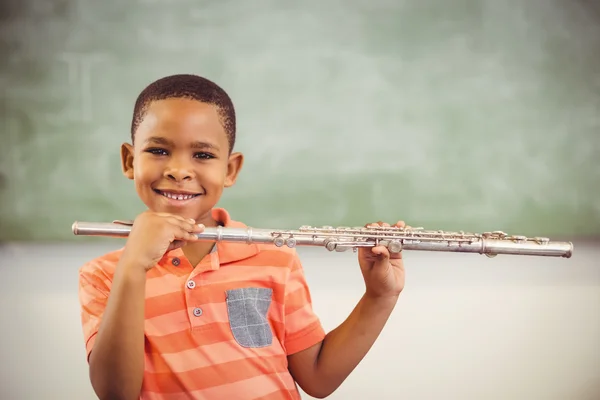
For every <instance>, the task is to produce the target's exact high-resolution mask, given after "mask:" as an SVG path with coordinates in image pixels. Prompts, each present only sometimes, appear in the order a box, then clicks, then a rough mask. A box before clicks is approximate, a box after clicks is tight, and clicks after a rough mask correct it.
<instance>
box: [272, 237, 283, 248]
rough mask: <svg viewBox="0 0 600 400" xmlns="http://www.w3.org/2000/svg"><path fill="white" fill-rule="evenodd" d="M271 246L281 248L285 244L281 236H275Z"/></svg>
mask: <svg viewBox="0 0 600 400" xmlns="http://www.w3.org/2000/svg"><path fill="white" fill-rule="evenodd" d="M273 244H274V245H275V246H277V247H281V246H283V245H284V244H285V239H284V238H282V237H281V236H277V237H276V238H275V239H273Z"/></svg>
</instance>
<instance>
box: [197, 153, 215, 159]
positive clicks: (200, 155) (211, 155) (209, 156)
mask: <svg viewBox="0 0 600 400" xmlns="http://www.w3.org/2000/svg"><path fill="white" fill-rule="evenodd" d="M194 157H197V158H202V159H204V160H210V159H211V158H215V156H214V155H213V154H210V153H206V152H201V153H196V154H194Z"/></svg>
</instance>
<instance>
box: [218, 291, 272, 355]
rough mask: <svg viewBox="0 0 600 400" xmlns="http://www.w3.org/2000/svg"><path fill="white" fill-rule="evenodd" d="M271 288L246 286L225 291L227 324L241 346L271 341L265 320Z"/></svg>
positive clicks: (259, 345)
mask: <svg viewBox="0 0 600 400" xmlns="http://www.w3.org/2000/svg"><path fill="white" fill-rule="evenodd" d="M272 296H273V289H270V288H259V287H247V288H239V289H231V290H228V291H227V313H228V318H229V326H230V327H231V331H232V333H233V337H234V339H235V341H236V342H237V343H238V344H239V345H241V346H243V347H250V348H256V347H266V346H270V345H271V343H273V332H271V326H270V325H269V322H268V321H267V312H268V311H269V307H270V305H271V299H272Z"/></svg>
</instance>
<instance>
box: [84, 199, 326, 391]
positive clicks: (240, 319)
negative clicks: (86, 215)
mask: <svg viewBox="0 0 600 400" xmlns="http://www.w3.org/2000/svg"><path fill="white" fill-rule="evenodd" d="M212 213H213V217H214V218H215V219H216V220H218V221H221V222H222V223H223V225H224V226H225V227H246V225H244V224H243V223H241V222H237V221H233V220H231V218H230V216H229V214H228V213H227V211H226V210H224V209H222V208H217V209H214V210H213V211H212ZM122 251H123V249H120V250H117V251H114V252H111V253H108V254H106V255H104V256H101V257H98V258H96V259H94V260H92V261H90V262H88V263H86V264H85V265H84V266H83V267H82V268H81V269H80V281H79V282H80V283H79V296H80V303H81V317H82V325H83V333H84V339H85V346H86V350H87V355H88V359H89V354H90V352H91V351H92V349H93V347H94V340H95V339H96V334H97V332H98V327H99V325H100V321H101V319H102V313H103V312H104V308H105V307H106V303H107V300H108V296H109V293H110V287H111V282H112V279H113V275H114V271H115V268H116V266H117V263H118V261H119V257H120V256H121V254H122ZM144 331H145V339H146V341H145V371H144V382H143V387H142V393H141V397H140V398H141V399H148V400H150V399H152V400H158V399H160V400H183V399H190V398H194V399H261V400H267V399H269V400H271V399H299V398H300V395H299V392H298V389H297V386H296V384H295V382H294V380H293V378H292V376H291V375H290V373H289V372H288V369H287V366H288V364H287V355H290V354H293V353H296V352H298V351H301V350H304V349H306V348H308V347H310V346H312V345H314V344H316V343H318V342H320V341H321V340H323V339H324V337H325V332H324V330H323V328H322V325H321V322H320V320H319V318H318V317H317V316H316V315H315V314H314V312H313V310H312V303H311V297H310V292H309V289H308V286H307V283H306V280H305V277H304V273H303V269H302V265H301V263H300V260H299V258H298V255H297V254H296V251H295V249H289V248H287V247H286V246H283V247H281V248H278V247H276V246H274V245H270V244H250V245H248V244H246V243H226V242H219V243H217V245H216V247H215V249H214V250H213V252H212V253H210V254H208V255H207V256H206V257H205V258H204V259H203V260H202V261H201V262H200V263H199V264H198V265H197V266H196V268H192V265H191V264H190V263H189V262H188V260H187V259H186V257H185V256H184V254H183V252H182V251H181V249H176V250H173V251H171V252H168V253H167V254H165V256H164V257H163V258H162V260H161V261H160V262H159V263H158V264H157V265H156V266H155V267H154V268H152V269H151V270H150V271H148V273H147V283H146V302H145V328H144Z"/></svg>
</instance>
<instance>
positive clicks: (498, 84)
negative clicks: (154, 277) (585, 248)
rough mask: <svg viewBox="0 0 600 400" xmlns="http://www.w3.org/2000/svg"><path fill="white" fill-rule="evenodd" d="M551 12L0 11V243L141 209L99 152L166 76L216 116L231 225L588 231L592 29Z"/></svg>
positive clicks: (502, 4)
mask: <svg viewBox="0 0 600 400" xmlns="http://www.w3.org/2000/svg"><path fill="white" fill-rule="evenodd" d="M9 3H10V2H9ZM563 3H564V4H559V3H557V2H539V1H538V2H533V1H532V2H524V1H516V0H513V1H495V0H494V1H492V0H483V1H467V0H462V1H461V0H453V1H450V0H444V1H442V0H439V1H433V0H422V1H413V2H410V1H395V2H393V1H384V0H377V1H370V2H367V1H350V2H321V1H317V0H310V1H303V2H294V3H291V2H288V3H286V2H280V1H275V0H271V1H252V2H248V1H244V2H242V1H202V2H197V1H193V0H172V1H158V0H138V1H130V2H120V1H116V0H104V1H91V0H88V1H83V0H81V1H75V0H67V1H63V2H36V3H34V2H12V3H11V4H13V5H12V6H10V5H3V6H2V7H3V11H4V12H3V13H2V14H3V17H2V20H1V21H0V22H1V24H0V25H1V26H2V32H3V39H2V42H1V44H0V45H1V46H2V53H3V54H4V56H3V57H2V58H1V60H0V66H1V68H2V72H1V75H0V89H1V90H0V122H1V124H2V125H1V126H0V128H1V135H2V144H3V150H4V151H3V152H2V157H1V159H0V174H1V178H0V202H1V203H0V204H1V206H2V207H1V211H0V225H1V229H0V239H1V240H81V238H74V237H73V236H72V233H71V231H70V228H71V223H72V222H73V221H74V220H87V221H109V220H113V219H117V218H133V217H134V216H135V215H136V214H137V213H138V212H140V211H142V210H143V208H142V204H141V202H140V201H139V200H138V199H137V198H136V195H135V191H134V189H133V185H132V182H131V181H129V180H127V179H125V178H124V177H123V176H122V175H121V171H120V165H119V146H120V144H121V143H122V142H123V141H127V140H129V123H130V118H131V112H132V109H133V103H134V101H135V98H136V96H137V95H138V93H139V91H140V90H142V89H143V87H144V86H146V85H147V84H148V83H150V82H151V81H153V80H155V79H157V78H159V77H161V76H164V75H168V74H173V73H195V74H199V75H202V76H206V77H208V78H210V79H212V80H215V81H216V82H217V83H219V84H220V85H222V86H223V87H224V88H225V89H226V90H227V91H228V92H229V93H230V95H231V96H232V98H233V99H234V102H235V104H236V107H237V113H238V118H239V120H238V128H239V130H238V142H237V150H239V151H243V152H244V153H245V154H246V163H245V166H244V169H243V171H242V174H241V176H240V180H239V181H238V184H237V185H236V186H235V187H233V188H231V189H228V190H226V192H225V195H224V197H223V199H222V202H221V203H220V205H221V206H225V207H227V208H228V209H229V210H230V212H231V213H232V215H233V217H234V218H236V219H240V220H242V221H244V222H246V223H247V224H249V225H252V226H255V227H263V228H293V227H297V226H300V225H304V224H309V225H357V224H364V223H366V222H369V221H373V220H379V219H385V220H390V221H392V220H397V219H399V218H402V219H405V220H407V221H408V222H410V224H411V225H414V226H423V227H426V228H428V229H455V230H471V231H484V230H486V231H487V230H505V231H507V232H512V233H520V234H531V235H549V236H550V235H553V236H565V235H592V234H600V194H599V191H600V190H599V187H600V161H599V159H600V155H599V154H600V136H599V135H600V134H599V132H600V131H599V129H600V57H598V56H597V55H598V54H600V25H599V24H598V23H597V19H594V18H597V17H594V16H593V14H592V13H591V12H590V11H589V10H587V9H585V7H584V6H583V5H582V4H584V3H578V2H563Z"/></svg>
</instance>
